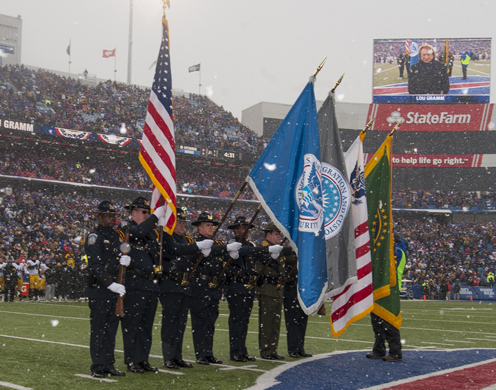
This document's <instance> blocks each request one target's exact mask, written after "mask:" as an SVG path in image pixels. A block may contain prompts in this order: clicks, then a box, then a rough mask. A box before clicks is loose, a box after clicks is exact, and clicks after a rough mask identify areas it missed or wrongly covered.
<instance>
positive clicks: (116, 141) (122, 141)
mask: <svg viewBox="0 0 496 390" xmlns="http://www.w3.org/2000/svg"><path fill="white" fill-rule="evenodd" d="M96 135H97V137H98V138H99V139H100V141H102V142H105V143H106V144H112V145H119V146H126V145H127V144H128V143H130V142H131V141H132V138H127V137H119V136H118V135H113V134H109V135H107V134H96Z"/></svg>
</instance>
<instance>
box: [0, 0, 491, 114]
mask: <svg viewBox="0 0 496 390" xmlns="http://www.w3.org/2000/svg"><path fill="white" fill-rule="evenodd" d="M129 4H130V0H83V1H74V0H0V13H1V14H4V15H9V16H14V17H16V16H17V15H21V17H22V20H23V40H22V45H23V46H22V62H23V63H24V64H27V65H33V66H40V67H43V68H46V69H54V70H60V71H68V59H69V57H68V55H67V54H66V48H67V46H68V44H69V40H71V61H72V64H71V72H73V73H81V72H83V71H84V70H85V69H87V70H88V72H89V73H92V74H96V76H97V77H99V78H111V79H113V73H114V59H113V58H109V59H104V58H102V51H103V50H104V49H114V48H117V81H123V82H125V81H126V80H127V62H128V35H129ZM495 15H496V1H494V0H482V1H481V0H470V1H462V0H449V1H447V0H417V1H402V0H375V1H373V2H371V1H365V0H362V1H353V0H348V1H343V0H339V1H336V0H306V1H296V0H284V1H283V0H251V1H241V0H210V1H207V0H171V8H170V9H168V10H167V19H168V21H169V27H170V42H171V61H172V80H173V88H175V89H180V90H183V91H186V92H195V93H197V92H198V83H199V73H198V72H196V73H188V67H189V66H191V65H195V64H198V63H201V67H202V71H201V83H202V89H201V93H202V94H207V95H209V96H210V97H211V99H212V100H213V101H215V102H216V103H217V104H219V105H222V106H224V108H226V109H227V110H229V111H232V112H233V114H234V115H235V116H237V117H238V118H239V119H241V111H242V110H243V109H245V108H248V107H250V106H252V105H254V104H256V103H259V102H261V101H268V102H277V103H285V104H292V103H294V101H295V100H296V98H297V96H298V95H299V93H300V92H301V91H302V89H303V87H304V85H305V83H306V82H307V81H308V77H309V76H310V75H311V74H312V73H313V72H314V70H315V68H316V67H317V66H318V64H319V63H320V62H321V61H322V60H323V59H324V58H325V57H327V63H326V65H325V66H324V68H323V70H322V71H321V72H320V74H319V76H318V79H317V83H316V86H315V92H316V97H317V99H318V100H324V99H325V96H326V94H327V92H328V90H329V89H330V88H332V86H333V85H334V83H335V81H336V80H337V79H338V78H339V76H340V75H341V74H342V73H346V75H345V79H344V80H343V83H342V85H341V86H340V87H339V90H338V91H337V92H338V99H339V100H341V101H343V102H353V103H370V102H371V101H372V72H373V71H372V50H373V40H374V39H383V38H444V37H470V38H475V37H490V38H492V37H494V36H496V34H495V33H496V23H495V22H494V17H495ZM161 16H162V2H161V1H160V0H134V18H133V20H134V24H133V61H132V82H133V83H135V84H139V85H144V86H151V83H152V81H153V72H154V69H151V70H150V69H149V67H150V65H151V64H152V63H153V61H155V60H156V58H157V55H158V50H159V45H160V38H161ZM494 66H495V65H494V63H493V65H492V70H491V73H493V72H494ZM493 95H494V94H493ZM491 102H494V99H493V98H492V99H491Z"/></svg>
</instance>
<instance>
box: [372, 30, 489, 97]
mask: <svg viewBox="0 0 496 390" xmlns="http://www.w3.org/2000/svg"><path fill="white" fill-rule="evenodd" d="M490 78H491V38H431V39H424V38H423V39H420V38H405V39H375V40H374V87H373V102H374V103H409V104H412V103H413V104H436V103H440V104H447V103H489V87H490Z"/></svg>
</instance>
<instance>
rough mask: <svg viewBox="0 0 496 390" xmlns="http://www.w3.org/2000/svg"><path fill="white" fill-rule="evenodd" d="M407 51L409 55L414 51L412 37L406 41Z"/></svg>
mask: <svg viewBox="0 0 496 390" xmlns="http://www.w3.org/2000/svg"><path fill="white" fill-rule="evenodd" d="M405 52H406V54H408V55H410V53H411V52H412V41H411V40H410V39H407V40H406V41H405Z"/></svg>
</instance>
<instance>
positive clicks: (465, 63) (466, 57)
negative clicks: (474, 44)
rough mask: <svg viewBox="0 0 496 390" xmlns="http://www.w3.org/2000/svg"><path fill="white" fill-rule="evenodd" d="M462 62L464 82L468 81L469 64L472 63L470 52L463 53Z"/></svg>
mask: <svg viewBox="0 0 496 390" xmlns="http://www.w3.org/2000/svg"><path fill="white" fill-rule="evenodd" d="M461 60H462V73H463V77H462V80H466V79H467V70H468V64H469V63H470V53H469V52H468V51H466V52H465V53H462V55H461Z"/></svg>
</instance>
